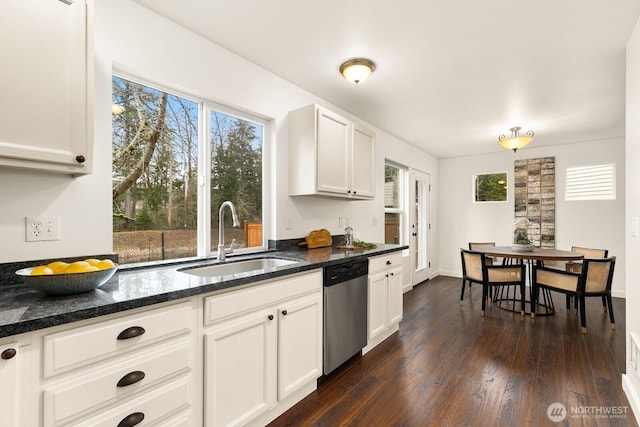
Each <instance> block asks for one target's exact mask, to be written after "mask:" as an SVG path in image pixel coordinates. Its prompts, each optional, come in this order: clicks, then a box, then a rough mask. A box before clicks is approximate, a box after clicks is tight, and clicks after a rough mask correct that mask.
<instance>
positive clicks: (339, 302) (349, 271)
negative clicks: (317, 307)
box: [323, 261, 369, 375]
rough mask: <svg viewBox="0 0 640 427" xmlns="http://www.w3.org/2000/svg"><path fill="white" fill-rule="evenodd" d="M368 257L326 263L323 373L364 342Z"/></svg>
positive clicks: (357, 351) (355, 350) (364, 344)
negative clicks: (329, 265)
mask: <svg viewBox="0 0 640 427" xmlns="http://www.w3.org/2000/svg"><path fill="white" fill-rule="evenodd" d="M368 271H369V263H368V261H357V262H351V263H345V264H340V265H336V266H331V267H326V268H325V271H324V273H325V275H324V343H323V373H324V374H325V375H327V374H328V373H330V372H331V371H333V370H334V369H336V368H337V367H338V366H340V365H342V364H343V363H344V362H346V361H347V360H349V358H351V357H352V356H354V355H356V354H357V353H359V352H360V351H361V350H362V348H363V347H364V346H366V345H367V294H368V291H367V273H368Z"/></svg>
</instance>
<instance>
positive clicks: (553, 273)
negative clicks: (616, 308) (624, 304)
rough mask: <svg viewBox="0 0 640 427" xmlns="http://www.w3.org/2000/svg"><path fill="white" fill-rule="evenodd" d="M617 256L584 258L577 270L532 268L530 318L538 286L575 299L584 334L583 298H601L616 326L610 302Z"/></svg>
mask: <svg viewBox="0 0 640 427" xmlns="http://www.w3.org/2000/svg"><path fill="white" fill-rule="evenodd" d="M615 264H616V257H609V258H597V259H596V258H585V259H584V260H583V267H582V269H581V271H580V272H579V273H576V272H573V271H562V270H555V269H552V268H548V267H542V266H538V265H536V266H534V267H533V282H532V297H531V318H535V313H536V302H537V299H538V295H539V291H540V289H541V288H545V289H549V290H551V291H555V292H561V293H564V294H566V295H567V296H573V297H574V298H576V300H577V301H578V306H579V310H580V326H581V328H582V333H583V334H586V333H587V320H586V316H585V313H586V306H585V301H586V297H602V298H604V299H605V302H606V304H607V306H608V308H609V319H610V320H611V329H614V330H615V329H616V323H615V319H614V315H613V304H612V301H611V284H612V282H613V271H614V268H615Z"/></svg>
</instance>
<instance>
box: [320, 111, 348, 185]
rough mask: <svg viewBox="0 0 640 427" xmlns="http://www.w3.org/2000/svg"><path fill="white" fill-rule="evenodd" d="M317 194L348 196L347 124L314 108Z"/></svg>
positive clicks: (335, 116)
mask: <svg viewBox="0 0 640 427" xmlns="http://www.w3.org/2000/svg"><path fill="white" fill-rule="evenodd" d="M317 132H318V134H317V147H316V149H317V153H316V155H317V157H318V158H317V162H318V163H317V174H318V176H317V181H316V182H317V190H318V191H320V192H328V193H337V194H348V192H349V180H350V179H351V177H350V176H349V167H348V165H349V162H350V158H349V154H350V153H349V141H350V135H349V132H350V123H349V121H348V120H347V119H345V118H343V117H340V116H338V115H337V114H334V113H332V112H330V111H327V110H325V109H322V108H318V124H317Z"/></svg>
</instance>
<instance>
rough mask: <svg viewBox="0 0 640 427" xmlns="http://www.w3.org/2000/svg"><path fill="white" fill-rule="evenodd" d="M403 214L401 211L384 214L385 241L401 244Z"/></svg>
mask: <svg viewBox="0 0 640 427" xmlns="http://www.w3.org/2000/svg"><path fill="white" fill-rule="evenodd" d="M400 221H401V216H400V214H399V213H385V214H384V242H385V243H392V244H399V243H400V236H401V230H402V227H401V223H400Z"/></svg>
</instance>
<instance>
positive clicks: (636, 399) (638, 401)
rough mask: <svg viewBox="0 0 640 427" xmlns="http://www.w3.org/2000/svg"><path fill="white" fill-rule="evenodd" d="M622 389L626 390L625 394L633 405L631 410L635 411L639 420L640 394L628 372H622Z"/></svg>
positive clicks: (634, 413)
mask: <svg viewBox="0 0 640 427" xmlns="http://www.w3.org/2000/svg"><path fill="white" fill-rule="evenodd" d="M622 390H624V394H626V395H627V399H628V400H629V404H630V405H631V410H632V411H633V416H634V417H635V419H636V421H637V420H638V419H640V406H639V405H640V394H639V393H638V390H637V389H636V388H635V387H634V386H633V383H632V381H631V379H630V378H629V375H628V374H622Z"/></svg>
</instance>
